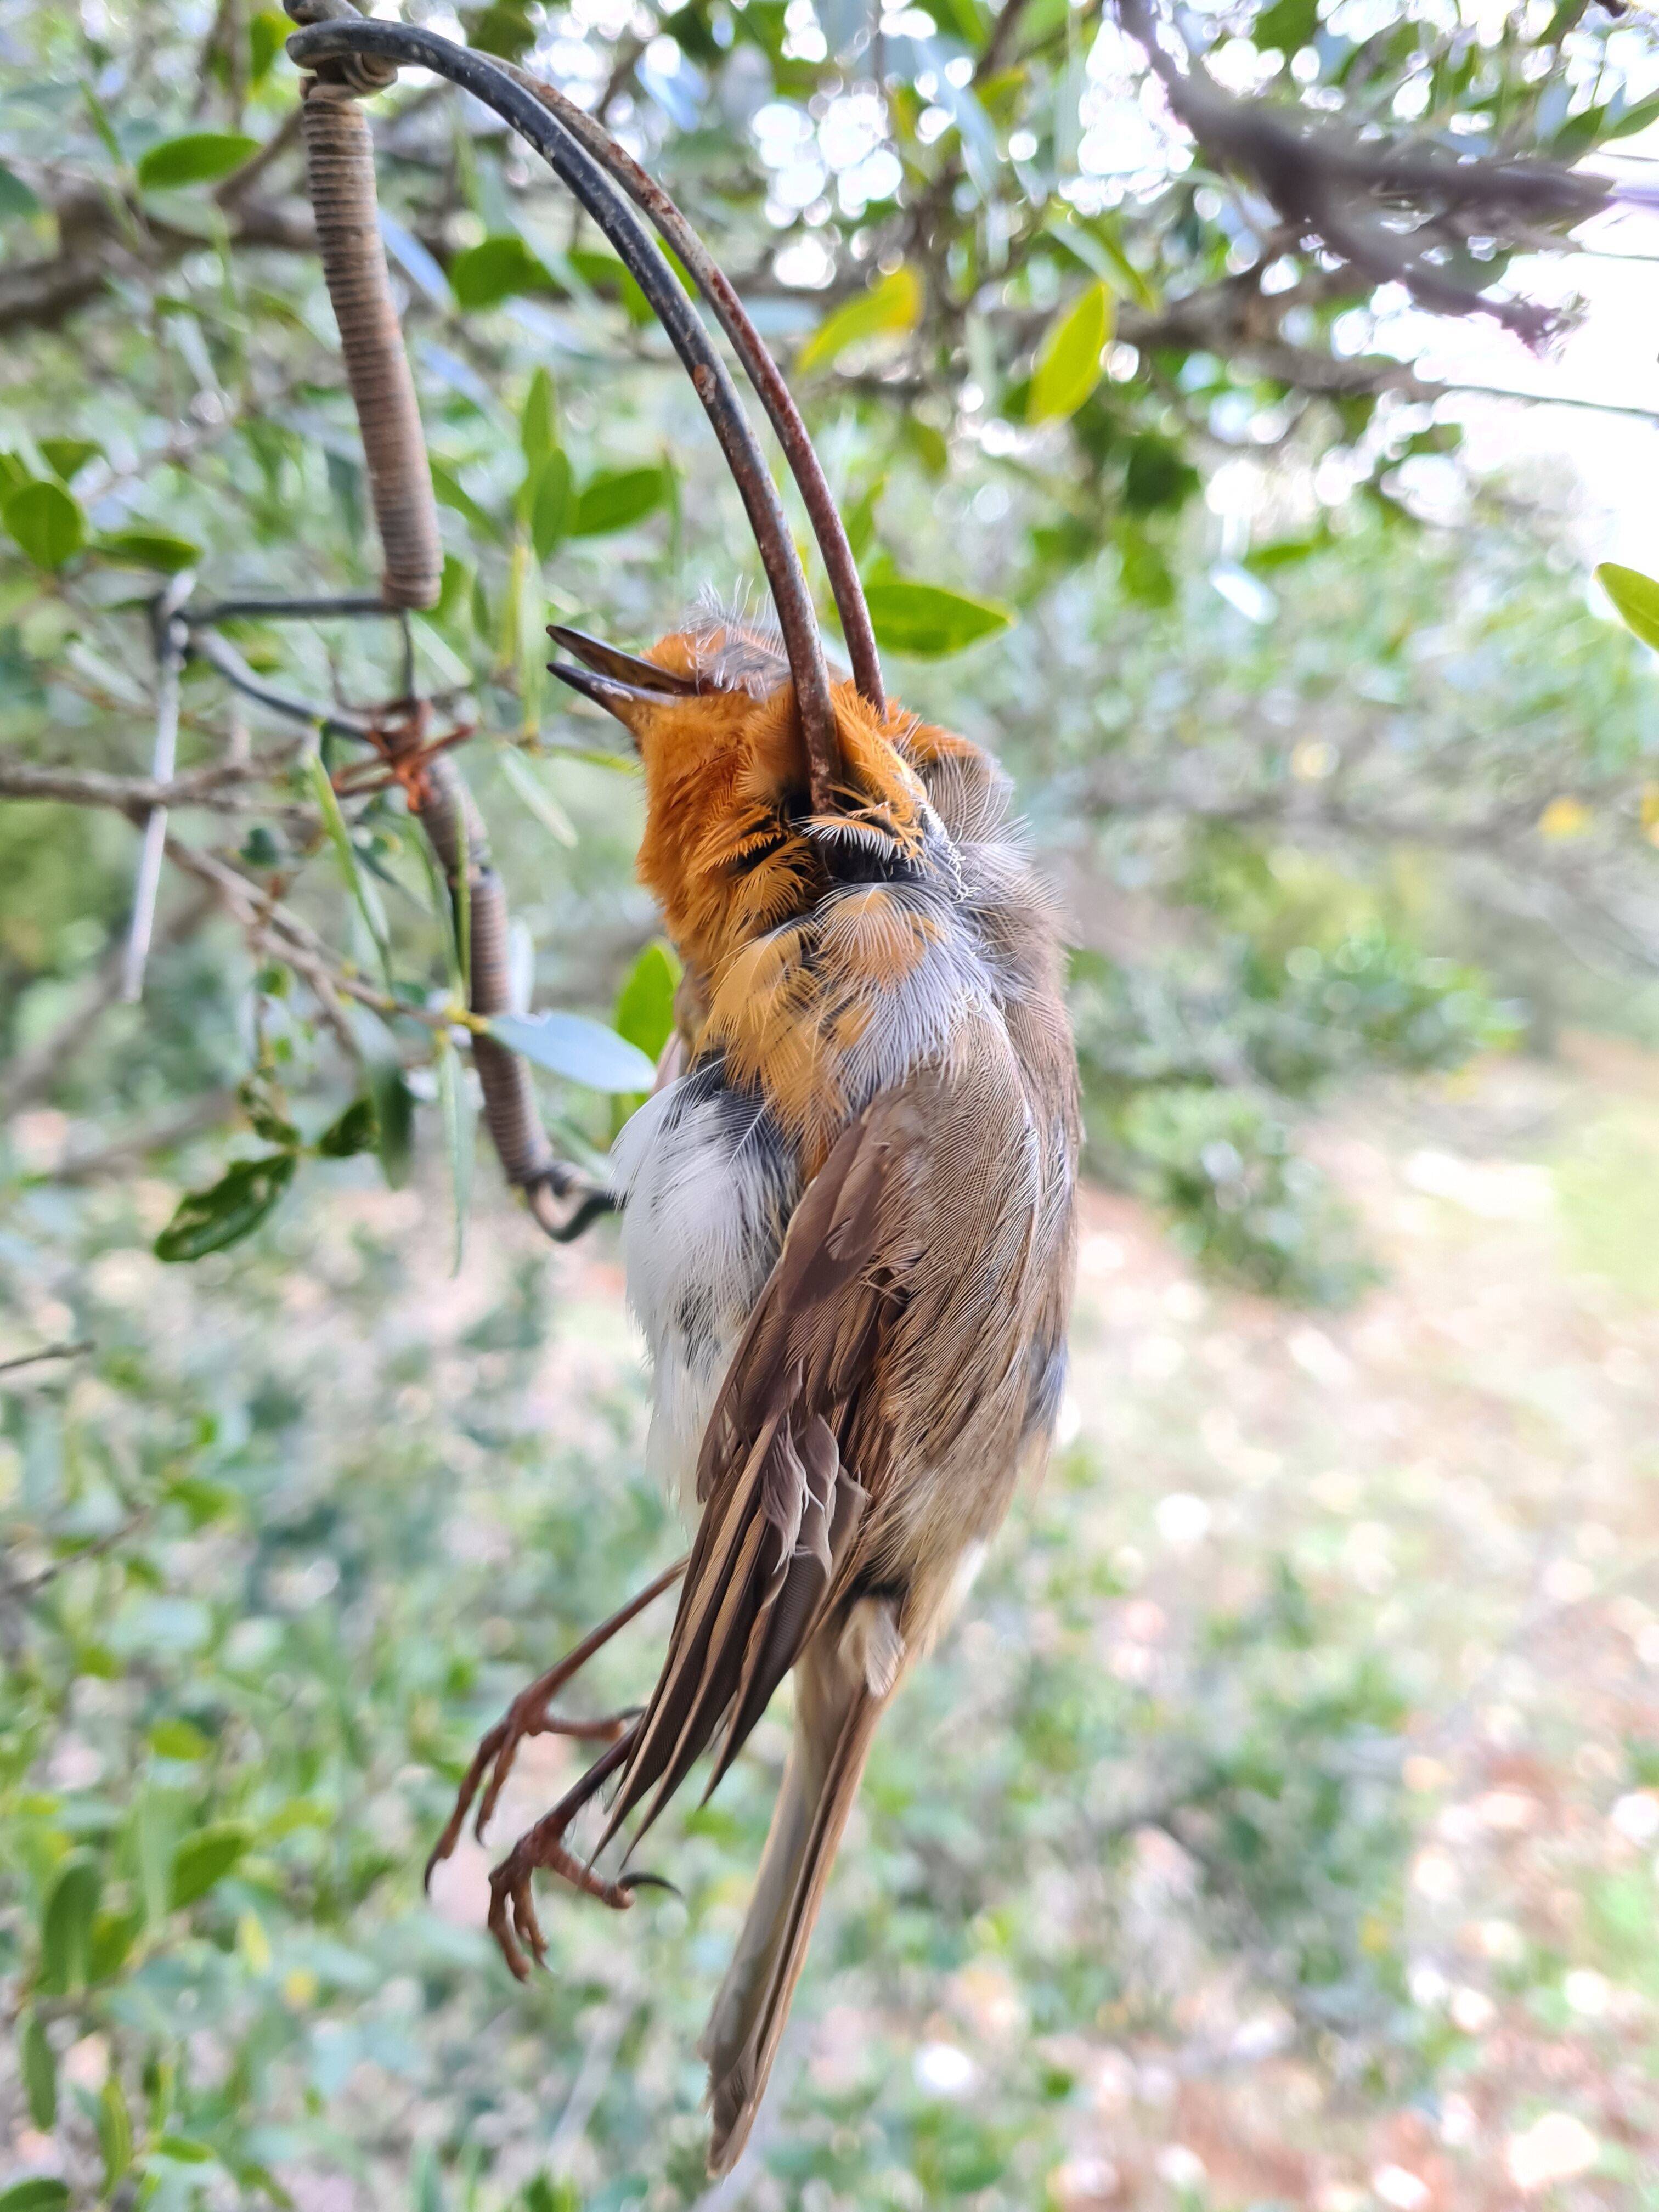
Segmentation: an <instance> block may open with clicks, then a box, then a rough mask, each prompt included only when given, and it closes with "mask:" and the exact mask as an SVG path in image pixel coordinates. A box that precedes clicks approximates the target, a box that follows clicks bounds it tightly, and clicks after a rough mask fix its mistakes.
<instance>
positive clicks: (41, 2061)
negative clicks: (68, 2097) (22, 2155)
mask: <svg viewBox="0 0 1659 2212" xmlns="http://www.w3.org/2000/svg"><path fill="white" fill-rule="evenodd" d="M17 2070H18V2072H19V2073H20V2074H21V2075H22V2077H23V2093H24V2095H25V2097H26V2098H27V2102H28V2108H29V2118H30V2119H32V2120H33V2123H34V2124H35V2126H36V2127H37V2128H39V2129H40V2130H41V2131H42V2132H43V2133H45V2132H46V2130H49V2129H51V2128H52V2127H53V2126H55V2125H56V2124H57V2119H58V2061H57V2058H56V2057H54V2055H53V2053H52V2045H51V2044H50V2043H48V2042H47V2040H46V2028H45V2027H44V2026H43V2025H42V2023H41V2021H40V2018H39V2016H38V2015H36V2014H34V2013H32V2012H28V2013H25V2014H24V2015H23V2017H22V2019H21V2021H19V2023H18V2027H17Z"/></svg>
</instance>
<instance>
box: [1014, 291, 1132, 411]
mask: <svg viewBox="0 0 1659 2212" xmlns="http://www.w3.org/2000/svg"><path fill="white" fill-rule="evenodd" d="M1111 334H1112V301H1111V295H1110V294H1109V292H1108V291H1107V289H1106V287H1105V286H1104V285H1103V284H1090V285H1087V286H1085V289H1084V290H1083V291H1082V292H1081V293H1080V294H1079V296H1078V297H1077V299H1075V300H1074V301H1073V302H1072V305H1071V306H1070V307H1067V308H1066V309H1065V310H1064V311H1063V312H1062V313H1060V314H1058V315H1057V316H1056V317H1055V318H1054V321H1053V322H1052V323H1051V324H1050V325H1049V326H1048V333H1047V335H1046V336H1045V337H1044V338H1043V341H1042V346H1041V347H1040V349H1038V352H1037V357H1036V368H1034V369H1033V370H1032V372H1031V391H1030V398H1029V399H1028V400H1027V401H1026V403H1025V419H1026V421H1027V422H1064V421H1066V419H1067V418H1068V417H1069V416H1073V415H1075V414H1076V412H1077V410H1078V409H1079V407H1081V406H1082V404H1083V403H1084V401H1085V399H1086V398H1088V397H1089V394H1090V393H1091V392H1092V391H1093V390H1094V388H1095V386H1096V385H1097V384H1098V383H1099V381H1100V379H1101V372H1102V362H1101V356H1102V354H1103V352H1104V351H1105V348H1106V341H1107V340H1108V338H1109V337H1110V336H1111Z"/></svg>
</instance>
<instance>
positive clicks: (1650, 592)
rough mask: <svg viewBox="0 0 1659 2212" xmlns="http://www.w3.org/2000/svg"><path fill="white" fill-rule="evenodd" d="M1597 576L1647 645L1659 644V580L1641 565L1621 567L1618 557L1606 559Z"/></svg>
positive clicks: (1622, 617) (1623, 619)
mask: <svg viewBox="0 0 1659 2212" xmlns="http://www.w3.org/2000/svg"><path fill="white" fill-rule="evenodd" d="M1595 580H1596V582H1597V583H1598V584H1600V586H1601V589H1602V590H1603V591H1604V592H1606V593H1607V597H1608V598H1609V599H1611V600H1612V601H1613V607H1614V609H1615V611H1616V612H1617V613H1618V615H1619V617H1620V621H1621V622H1622V623H1624V625H1625V627H1626V629H1628V630H1631V631H1632V632H1633V633H1634V634H1635V635H1636V636H1638V637H1639V638H1640V639H1641V641H1642V642H1643V644H1644V645H1651V646H1656V647H1659V583H1655V581H1654V580H1653V578H1652V577H1651V576H1644V574H1642V572H1641V570H1640V569H1639V568H1620V565H1619V563H1618V562H1616V561H1603V562H1601V566H1600V567H1599V568H1597V569H1596V571H1595Z"/></svg>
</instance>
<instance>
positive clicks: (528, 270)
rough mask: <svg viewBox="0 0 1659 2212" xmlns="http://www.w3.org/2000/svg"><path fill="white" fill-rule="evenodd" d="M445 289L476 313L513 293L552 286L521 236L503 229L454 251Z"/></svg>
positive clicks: (546, 272)
mask: <svg viewBox="0 0 1659 2212" xmlns="http://www.w3.org/2000/svg"><path fill="white" fill-rule="evenodd" d="M449 289H450V290H451V291H452V292H453V294H454V295H455V304H456V306H457V307H465V308H467V309H469V310H471V312H473V313H479V312H481V311H482V310H483V309H484V308H486V307H499V306H500V304H501V301H503V300H510V299H512V298H513V296H514V295H516V294H519V293H528V292H551V291H553V290H554V289H556V287H555V285H554V283H553V279H552V277H551V276H550V275H549V274H548V271H547V270H546V269H545V267H544V265H543V264H542V263H541V262H540V261H538V259H537V258H536V256H535V255H534V254H533V253H532V252H531V250H530V248H529V247H528V246H526V244H525V242H524V240H523V239H521V238H520V237H519V236H518V235H517V234H516V233H514V232H512V231H507V232H503V233H502V234H500V235H499V236H497V237H494V238H486V239H483V240H480V241H479V243H478V244H477V246H468V247H467V249H466V251H465V252H464V253H458V254H457V255H456V256H455V258H454V259H453V261H452V262H451V263H450V264H449Z"/></svg>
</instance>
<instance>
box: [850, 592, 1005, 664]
mask: <svg viewBox="0 0 1659 2212" xmlns="http://www.w3.org/2000/svg"><path fill="white" fill-rule="evenodd" d="M865 597H866V599H867V601H868V602H869V606H870V619H871V621H872V623H873V624H874V625H875V632H876V636H877V639H878V641H879V643H881V644H882V645H884V646H885V647H887V648H888V650H889V651H890V652H893V653H910V654H912V655H913V656H914V657H915V659H920V660H943V659H947V658H948V657H949V656H950V655H951V653H961V652H963V650H964V649H965V648H966V647H968V646H970V645H973V644H975V643H976V642H977V641H978V640H979V639H981V638H982V637H994V636H995V635H996V633H997V632H998V631H999V630H1002V629H1007V627H1008V625H1009V623H1011V622H1012V620H1013V616H1012V614H1011V613H1010V611H1009V610H1008V609H1007V608H1006V607H1000V606H997V605H995V604H994V602H993V601H991V600H989V599H969V598H967V597H966V596H965V595H964V594H963V592H947V591H945V589H943V587H942V586H939V585H938V584H907V583H903V582H902V581H900V580H898V579H897V578H896V577H892V578H886V579H884V580H881V581H878V582H876V583H872V584H871V585H869V586H867V587H866V592H865Z"/></svg>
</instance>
